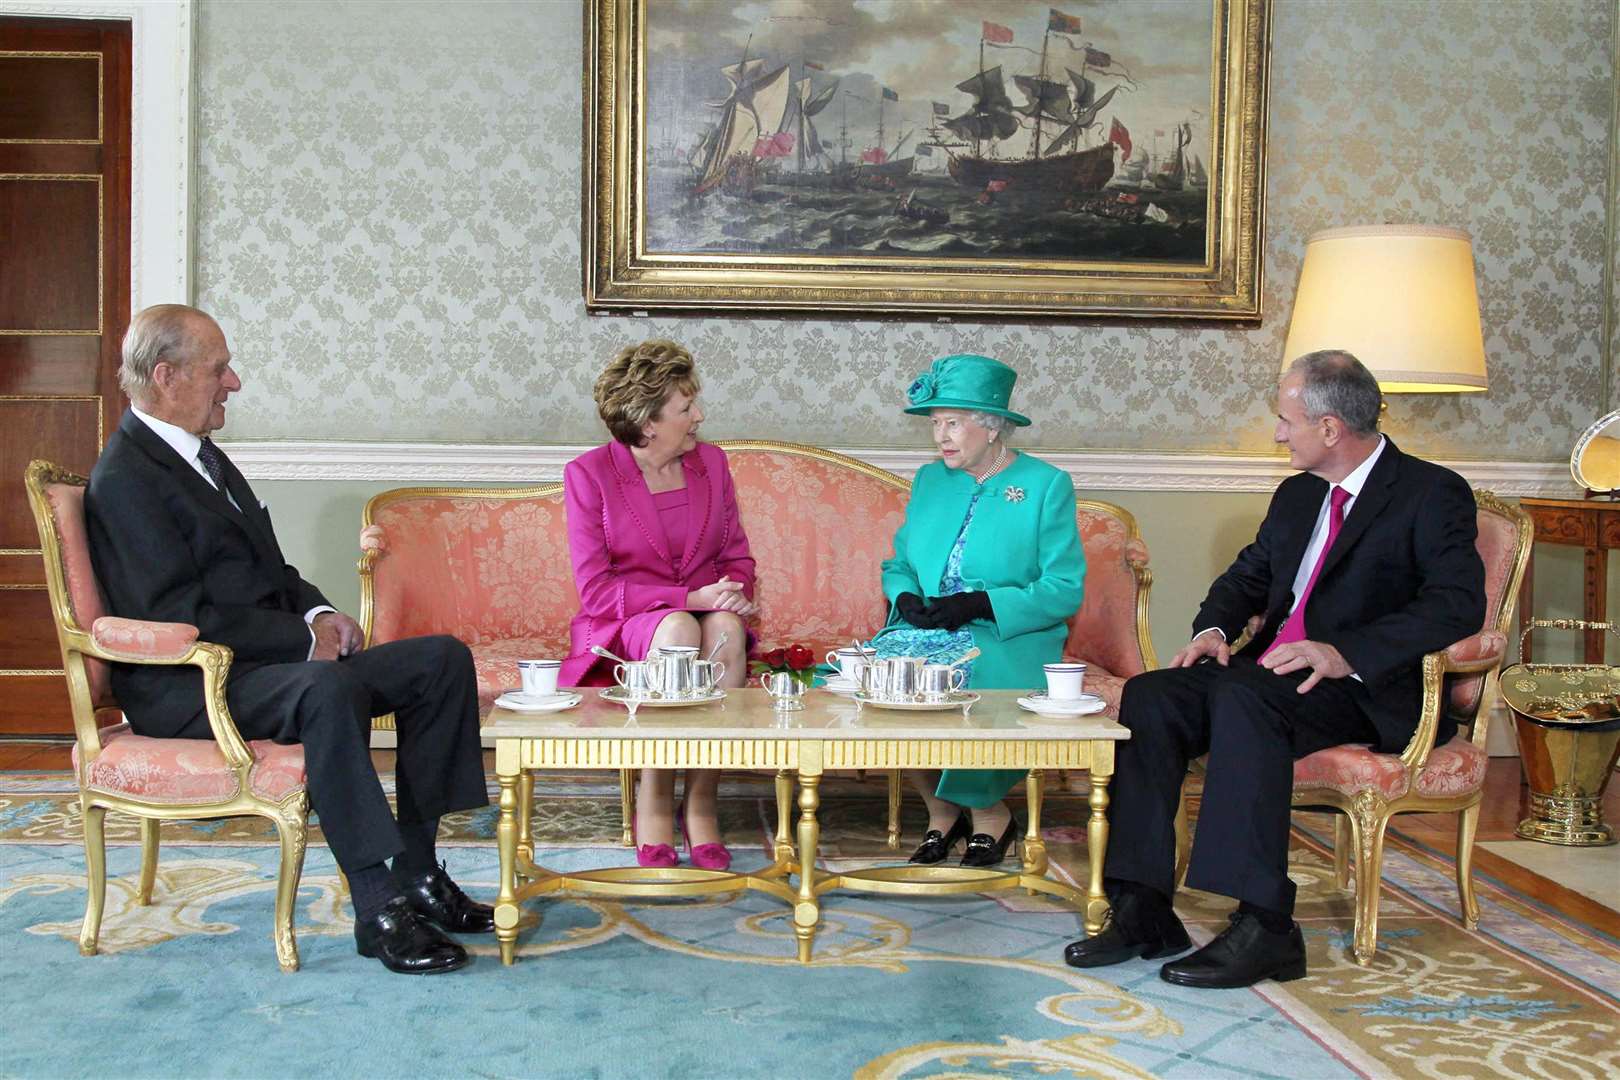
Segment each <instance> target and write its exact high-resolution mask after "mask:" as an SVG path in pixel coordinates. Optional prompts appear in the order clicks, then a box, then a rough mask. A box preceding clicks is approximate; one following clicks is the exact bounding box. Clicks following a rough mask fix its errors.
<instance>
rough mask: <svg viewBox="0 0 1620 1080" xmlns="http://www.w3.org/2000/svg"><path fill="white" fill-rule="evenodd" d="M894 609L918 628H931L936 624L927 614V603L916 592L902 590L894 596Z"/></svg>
mask: <svg viewBox="0 0 1620 1080" xmlns="http://www.w3.org/2000/svg"><path fill="white" fill-rule="evenodd" d="M894 610H896V611H898V612H899V613H900V617H901V618H902V619H904V620H906V622H908V623H910V624H911V625H912V626H915V627H917V628H918V629H920V630H932V629H934V628H935V627H936V626H937V625H938V624H937V623H935V622H934V620H933V619H932V618H931V617H930V616H929V614H928V611H927V605H926V604H924V603H923V598H922V597H920V596H918V595H917V594H916V593H912V592H903V593H901V594H900V595H899V596H897V597H895V598H894Z"/></svg>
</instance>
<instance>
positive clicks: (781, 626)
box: [721, 443, 911, 657]
mask: <svg viewBox="0 0 1620 1080" xmlns="http://www.w3.org/2000/svg"><path fill="white" fill-rule="evenodd" d="M721 445H722V446H723V447H724V448H725V450H726V456H727V457H728V458H729V460H730V463H731V475H732V477H733V479H734V480H735V482H736V488H737V509H738V513H739V514H740V515H741V516H742V524H743V529H744V531H746V532H747V533H748V547H749V550H750V551H751V552H752V553H753V556H754V563H755V575H756V581H757V589H756V593H757V596H756V599H758V601H759V605H760V622H759V624H758V627H757V629H756V633H757V634H758V636H759V644H760V646H761V647H762V648H772V647H775V646H778V645H790V644H793V643H795V642H803V643H805V644H807V645H810V646H812V647H813V648H815V649H816V650H817V655H818V657H819V656H820V655H821V654H822V653H824V652H825V651H826V650H827V649H831V648H836V647H837V646H839V645H847V644H849V642H850V639H851V638H857V637H858V638H861V639H862V640H865V639H866V638H868V637H870V636H871V635H872V634H874V633H876V632H877V630H878V629H879V628H880V627H882V625H883V623H884V621H885V620H886V619H887V618H888V604H887V602H886V601H885V600H884V598H883V585H882V572H881V565H882V562H883V560H884V559H886V558H888V557H889V555H890V554H891V553H892V552H893V551H894V534H895V532H896V531H897V530H898V529H899V528H900V525H901V523H902V522H903V521H904V520H905V515H906V499H907V498H908V497H909V493H910V490H911V488H910V485H908V484H907V483H906V482H905V481H904V480H901V479H900V478H899V477H897V476H894V475H893V474H891V473H887V472H884V471H883V470H881V469H877V468H874V467H873V466H870V465H867V464H865V463H864V462H861V461H857V460H855V459H854V458H849V457H845V456H843V455H841V454H834V453H832V452H830V451H825V450H817V449H815V448H812V447H799V446H787V445H777V444H771V443H722V444H721Z"/></svg>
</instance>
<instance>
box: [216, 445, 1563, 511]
mask: <svg viewBox="0 0 1620 1080" xmlns="http://www.w3.org/2000/svg"><path fill="white" fill-rule="evenodd" d="M220 446H221V447H222V448H223V449H225V451H226V452H227V453H229V454H230V456H231V460H232V461H234V462H236V465H237V467H238V468H239V469H241V470H242V473H243V474H244V475H245V476H247V477H248V478H249V479H250V480H320V481H330V480H360V481H373V482H386V483H399V484H469V483H471V484H481V483H519V484H544V483H555V482H557V481H559V480H561V479H562V470H563V466H564V465H566V464H567V463H568V462H569V461H571V460H573V459H574V458H575V457H577V456H579V455H580V454H582V453H584V452H585V451H586V450H588V449H590V447H588V446H555V445H553V446H543V445H515V444H499V443H496V444H490V443H484V444H477V443H407V442H339V441H327V442H323V441H314V440H302V439H298V440H291V439H289V440H242V441H224V440H222V441H221V442H220ZM831 449H834V450H837V451H838V452H839V453H841V454H848V455H849V456H850V457H854V458H859V459H860V460H862V461H865V462H868V463H870V464H873V465H876V466H878V467H879V468H882V469H888V470H889V471H890V472H895V473H899V474H901V475H903V476H910V475H911V474H912V473H914V472H916V471H917V469H918V468H920V467H921V466H923V465H926V464H927V463H928V462H930V461H933V460H934V458H935V457H936V455H935V454H934V452H933V451H931V450H925V449H921V448H915V449H876V448H871V447H832V448H831ZM1033 452H1034V453H1037V454H1039V456H1040V457H1041V458H1042V460H1045V461H1048V462H1050V463H1052V464H1053V465H1056V466H1057V467H1058V468H1060V469H1063V470H1064V471H1065V472H1067V473H1068V474H1069V475H1070V476H1072V477H1073V478H1074V482H1075V484H1076V486H1077V487H1079V488H1080V489H1081V490H1083V491H1088V490H1089V491H1098V490H1109V491H1224V492H1269V491H1271V490H1272V489H1273V488H1275V487H1276V486H1277V484H1278V483H1280V482H1281V481H1282V480H1283V478H1284V477H1286V476H1288V475H1289V474H1290V473H1291V472H1292V471H1293V470H1291V469H1290V468H1289V467H1288V462H1287V459H1286V458H1283V457H1281V456H1273V455H1269V454H1219V453H1214V454H1212V453H1194V452H1186V451H1176V450H1132V451H1118V450H1035V451H1033ZM1441 464H1444V465H1446V466H1448V467H1450V468H1453V469H1455V470H1457V472H1459V473H1461V474H1462V475H1463V476H1464V477H1466V478H1467V479H1468V482H1469V483H1470V484H1473V485H1474V486H1475V487H1480V488H1488V489H1489V490H1491V491H1494V492H1496V493H1497V494H1498V495H1502V496H1506V497H1510V498H1518V497H1522V496H1527V495H1530V496H1543V497H1577V496H1578V495H1579V492H1578V491H1577V490H1576V489H1575V487H1574V486H1573V484H1572V482H1571V480H1570V475H1569V463H1568V462H1562V461H1560V462H1550V463H1548V462H1527V461H1474V460H1467V461H1443V462H1441Z"/></svg>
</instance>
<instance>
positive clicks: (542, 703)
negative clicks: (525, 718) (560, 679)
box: [495, 690, 582, 713]
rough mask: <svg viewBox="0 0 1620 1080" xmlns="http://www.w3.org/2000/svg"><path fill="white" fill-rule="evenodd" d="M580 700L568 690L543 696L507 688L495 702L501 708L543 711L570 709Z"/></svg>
mask: <svg viewBox="0 0 1620 1080" xmlns="http://www.w3.org/2000/svg"><path fill="white" fill-rule="evenodd" d="M581 700H582V699H581V697H580V696H579V695H578V694H575V693H569V692H558V693H555V694H547V695H546V696H545V697H530V696H529V695H528V694H525V693H524V692H523V691H521V690H508V691H507V692H506V693H504V694H502V695H501V696H500V697H498V698H496V699H495V704H496V705H497V706H499V707H500V708H502V709H510V710H511V711H512V712H532V713H545V712H561V711H562V710H564V709H572V708H573V707H574V706H575V705H578V704H579V703H580V701H581Z"/></svg>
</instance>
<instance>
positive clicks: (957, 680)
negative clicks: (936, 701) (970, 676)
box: [951, 668, 967, 694]
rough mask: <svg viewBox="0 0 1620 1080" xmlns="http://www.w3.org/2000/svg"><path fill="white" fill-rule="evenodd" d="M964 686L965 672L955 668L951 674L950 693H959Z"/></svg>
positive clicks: (965, 680)
mask: <svg viewBox="0 0 1620 1080" xmlns="http://www.w3.org/2000/svg"><path fill="white" fill-rule="evenodd" d="M966 685H967V672H965V671H963V670H962V669H961V668H956V669H955V670H954V671H952V672H951V693H953V694H955V693H958V692H960V691H961V689H962V688H963V687H964V686H966Z"/></svg>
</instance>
